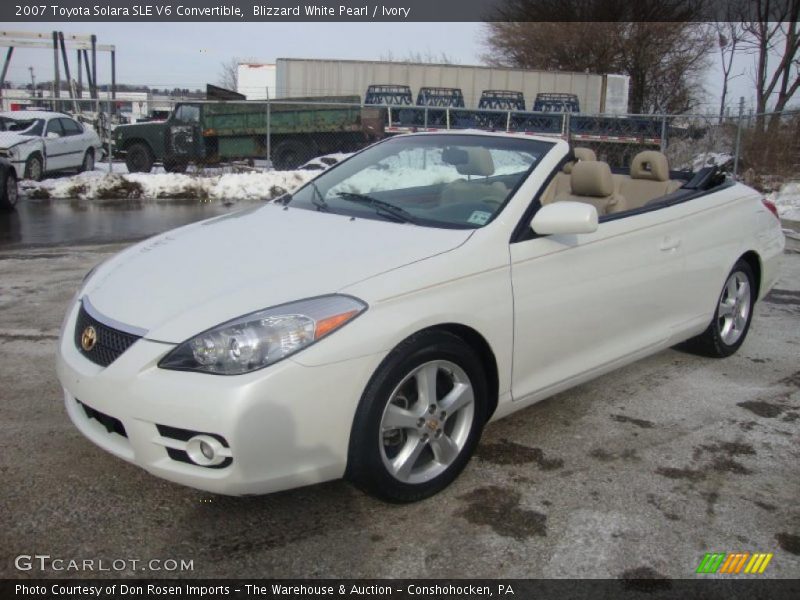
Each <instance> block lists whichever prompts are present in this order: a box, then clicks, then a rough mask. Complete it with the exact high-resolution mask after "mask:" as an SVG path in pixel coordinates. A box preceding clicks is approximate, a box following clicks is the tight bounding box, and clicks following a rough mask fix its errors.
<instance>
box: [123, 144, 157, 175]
mask: <svg viewBox="0 0 800 600" xmlns="http://www.w3.org/2000/svg"><path fill="white" fill-rule="evenodd" d="M125 166H126V167H128V172H129V173H149V172H150V171H151V170H152V168H153V153H152V152H150V148H148V147H147V146H146V145H145V144H139V143H136V144H131V145H130V146H129V147H128V150H127V152H126V154H125Z"/></svg>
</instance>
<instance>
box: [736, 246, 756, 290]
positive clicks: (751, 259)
mask: <svg viewBox="0 0 800 600" xmlns="http://www.w3.org/2000/svg"><path fill="white" fill-rule="evenodd" d="M740 260H743V261H744V262H746V263H747V264H748V266H749V267H750V268H751V269H752V270H753V277H755V278H756V282H755V283H756V294H755V297H756V298H759V297H760V296H761V257H760V256H759V255H758V253H757V252H756V251H755V250H748V251H747V252H745V253H744V254H742V255H741V256H740V257H739V258H738V259H736V262H738V261H740ZM734 264H735V263H734Z"/></svg>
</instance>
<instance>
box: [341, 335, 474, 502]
mask: <svg viewBox="0 0 800 600" xmlns="http://www.w3.org/2000/svg"><path fill="white" fill-rule="evenodd" d="M420 382H422V383H420ZM426 382H435V383H434V384H433V385H430V384H428V385H425V383H426ZM432 389H433V390H434V392H435V393H434V394H431V393H430V392H429V390H432ZM426 390H428V391H427V392H426ZM431 395H435V399H434V400H433V401H431V400H430V399H429V398H430V396H431ZM453 402H457V403H458V404H456V405H454V404H453ZM487 404H488V403H487V383H486V375H485V373H484V369H483V366H482V364H481V361H480V359H479V358H478V355H477V354H476V353H475V351H474V350H472V348H471V347H470V346H468V345H467V344H466V343H465V342H464V341H463V340H462V339H461V338H459V337H457V336H455V335H452V334H450V333H446V332H441V331H425V332H421V333H418V334H416V335H414V336H412V337H410V338H408V339H407V340H406V341H404V342H403V343H401V344H400V345H399V346H398V347H397V348H395V349H394V350H393V351H392V352H391V353H390V354H389V355H388V356H387V357H386V358H385V359H384V361H383V362H382V363H381V365H380V366H379V367H378V369H377V370H376V371H375V374H374V375H373V376H372V378H371V379H370V382H369V384H368V385H367V388H366V390H365V391H364V394H363V396H362V397H361V401H360V403H359V406H358V410H357V411H356V415H355V418H354V419H353V428H352V431H351V435H350V447H349V453H348V464H347V473H346V478H347V479H349V480H350V481H351V482H353V483H354V484H355V485H356V486H358V487H359V488H361V489H362V490H364V491H365V492H367V493H368V494H371V495H373V496H376V497H378V498H381V499H384V500H388V501H390V502H415V501H417V500H422V499H423V498H427V497H429V496H432V495H434V494H436V493H438V492H440V491H441V490H443V489H444V488H445V487H447V486H448V485H449V484H450V483H451V482H452V481H453V480H454V479H455V478H456V477H457V476H458V475H459V473H461V471H462V470H463V469H464V467H465V466H466V465H467V463H468V462H469V459H470V457H471V456H472V453H473V452H474V450H475V447H476V446H477V444H478V441H479V440H480V436H481V432H482V430H483V425H484V423H485V422H486V410H487ZM453 406H456V408H453ZM448 407H450V408H449V409H448ZM392 425H397V426H396V427H392Z"/></svg>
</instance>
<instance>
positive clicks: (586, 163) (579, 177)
mask: <svg viewBox="0 0 800 600" xmlns="http://www.w3.org/2000/svg"><path fill="white" fill-rule="evenodd" d="M569 182H570V187H571V188H572V194H573V195H574V196H594V197H597V198H604V197H606V196H610V195H612V194H613V193H614V179H613V178H612V177H611V169H610V168H609V166H608V164H607V163H604V162H600V161H596V160H582V161H580V162H578V163H575V165H574V166H573V167H572V174H571V175H570V180H569Z"/></svg>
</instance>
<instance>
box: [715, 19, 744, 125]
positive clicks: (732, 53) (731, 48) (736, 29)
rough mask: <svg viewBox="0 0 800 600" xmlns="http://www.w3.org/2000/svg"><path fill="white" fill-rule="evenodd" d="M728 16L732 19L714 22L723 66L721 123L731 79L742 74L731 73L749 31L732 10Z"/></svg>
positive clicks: (720, 106)
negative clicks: (737, 19)
mask: <svg viewBox="0 0 800 600" xmlns="http://www.w3.org/2000/svg"><path fill="white" fill-rule="evenodd" d="M729 6H730V5H729ZM728 17H729V19H730V20H728V21H724V22H718V23H715V24H714V28H715V30H716V34H717V47H718V49H719V58H720V64H721V67H722V92H721V94H720V100H719V121H720V123H722V119H723V117H724V116H725V105H726V103H727V100H728V83H729V82H730V80H731V79H735V78H736V77H739V76H741V75H742V73H738V74H736V75H731V70H732V69H733V61H734V59H735V58H736V54H737V52H739V51H740V50H741V49H742V43H743V42H744V41H746V38H747V31H746V30H745V26H744V23H742V22H741V21H736V20H733V18H734V15H733V14H732V13H731V12H729V13H728Z"/></svg>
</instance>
